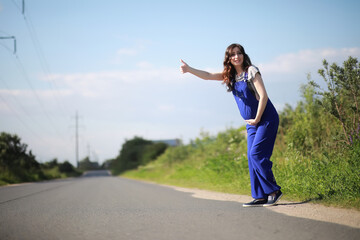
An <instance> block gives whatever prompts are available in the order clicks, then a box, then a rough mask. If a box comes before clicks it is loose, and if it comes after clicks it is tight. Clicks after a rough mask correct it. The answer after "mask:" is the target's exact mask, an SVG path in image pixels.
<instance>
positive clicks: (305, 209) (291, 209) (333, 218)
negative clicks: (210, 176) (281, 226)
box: [168, 186, 360, 228]
mask: <svg viewBox="0 0 360 240" xmlns="http://www.w3.org/2000/svg"><path fill="white" fill-rule="evenodd" d="M168 187H171V188H173V189H175V190H177V191H181V192H187V193H192V196H193V197H195V198H202V199H209V200H218V201H233V202H239V203H245V202H249V201H251V200H252V198H251V197H250V196H245V195H236V194H227V193H219V192H212V191H207V190H199V189H189V188H181V187H174V186H168ZM267 209H269V210H271V211H274V212H277V213H282V214H285V215H288V216H293V217H301V218H308V219H313V220H318V221H324V222H332V223H337V224H341V225H346V226H350V227H354V228H360V211H357V210H352V209H341V208H334V207H326V206H323V205H320V204H313V203H304V202H288V201H282V200H280V201H279V203H278V205H277V206H272V207H268V208H267Z"/></svg>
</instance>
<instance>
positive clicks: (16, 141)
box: [0, 132, 81, 186]
mask: <svg viewBox="0 0 360 240" xmlns="http://www.w3.org/2000/svg"><path fill="white" fill-rule="evenodd" d="M80 174H81V172H79V171H77V170H76V169H75V168H74V167H73V166H72V165H71V164H70V163H69V162H68V161H65V162H63V163H58V161H57V159H53V160H52V161H50V162H47V163H44V164H41V163H39V162H37V161H36V158H35V156H34V155H33V153H32V152H31V151H28V150H27V145H26V144H25V143H22V142H21V139H20V138H19V137H18V136H17V135H15V134H14V135H13V134H9V133H5V132H2V133H0V186H1V185H7V184H12V183H22V182H33V181H41V180H49V179H54V178H66V177H75V176H79V175H80Z"/></svg>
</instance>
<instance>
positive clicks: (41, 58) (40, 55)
mask: <svg viewBox="0 0 360 240" xmlns="http://www.w3.org/2000/svg"><path fill="white" fill-rule="evenodd" d="M23 16H24V20H25V23H26V26H27V29H28V31H29V34H30V37H31V40H32V43H33V45H34V49H35V52H36V54H37V56H38V58H39V61H40V65H41V67H42V70H43V72H44V74H45V76H46V79H47V81H48V82H49V83H50V84H49V85H50V87H51V88H52V89H53V90H54V92H55V95H54V97H55V100H56V102H57V104H58V106H59V110H60V111H61V113H62V114H63V115H64V116H65V115H67V114H65V112H64V109H65V107H64V105H63V103H62V102H61V101H60V100H59V98H58V96H61V94H60V90H59V88H58V86H57V84H56V82H55V81H54V80H53V79H52V78H51V77H50V76H51V71H50V67H49V64H48V62H47V60H46V58H45V55H44V52H43V50H42V47H41V44H40V41H39V38H38V37H37V33H36V30H35V27H34V25H33V23H32V21H31V18H30V15H29V11H27V13H26V16H25V14H23Z"/></svg>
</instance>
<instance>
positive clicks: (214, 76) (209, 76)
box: [180, 59, 223, 81]
mask: <svg viewBox="0 0 360 240" xmlns="http://www.w3.org/2000/svg"><path fill="white" fill-rule="evenodd" d="M180 61H181V63H182V65H181V66H180V71H181V72H182V73H187V72H188V73H191V74H193V75H195V76H197V77H199V78H201V79H204V80H218V81H222V80H223V77H222V73H209V72H206V71H203V70H199V69H196V68H192V67H190V66H189V65H188V64H187V63H186V62H184V61H183V60H182V59H181V60H180Z"/></svg>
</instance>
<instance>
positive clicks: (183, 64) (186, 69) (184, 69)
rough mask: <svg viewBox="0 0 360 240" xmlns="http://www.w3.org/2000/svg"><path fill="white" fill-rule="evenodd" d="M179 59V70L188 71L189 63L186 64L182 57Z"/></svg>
mask: <svg viewBox="0 0 360 240" xmlns="http://www.w3.org/2000/svg"><path fill="white" fill-rule="evenodd" d="M180 61H181V63H182V65H181V66H180V71H181V72H182V73H187V72H189V68H190V67H189V65H187V63H186V62H184V61H183V60H182V59H180Z"/></svg>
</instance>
